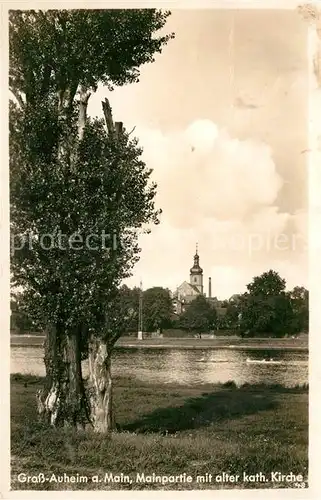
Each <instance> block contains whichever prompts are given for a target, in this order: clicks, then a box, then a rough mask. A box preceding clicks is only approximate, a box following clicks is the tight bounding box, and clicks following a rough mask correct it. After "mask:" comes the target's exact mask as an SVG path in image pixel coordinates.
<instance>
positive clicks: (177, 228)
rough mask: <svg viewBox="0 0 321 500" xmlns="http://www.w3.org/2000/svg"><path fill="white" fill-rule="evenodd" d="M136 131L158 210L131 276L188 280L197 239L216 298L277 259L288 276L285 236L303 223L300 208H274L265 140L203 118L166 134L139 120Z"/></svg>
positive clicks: (275, 178) (169, 282)
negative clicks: (237, 135)
mask: <svg viewBox="0 0 321 500" xmlns="http://www.w3.org/2000/svg"><path fill="white" fill-rule="evenodd" d="M135 133H136V135H137V136H138V138H139V139H140V143H141V145H142V146H143V148H144V153H143V158H144V160H145V161H146V163H147V165H148V166H149V167H151V168H153V170H154V171H153V179H154V180H155V181H156V182H157V184H158V195H157V205H158V206H160V207H161V208H162V209H163V215H162V220H161V224H160V225H159V226H158V227H156V228H154V229H153V230H152V234H150V235H147V236H143V237H142V239H141V245H142V254H141V260H140V262H139V264H138V265H137V267H136V268H135V278H133V279H132V280H130V282H131V283H133V282H134V280H136V281H137V278H136V277H137V276H145V278H144V282H145V287H149V286H153V285H163V286H168V287H170V288H172V289H173V288H175V287H176V286H177V285H178V284H179V283H180V282H182V281H183V280H185V279H189V268H190V267H191V265H192V256H193V253H194V249H195V242H196V241H197V242H198V243H199V249H200V256H201V265H202V266H203V268H204V285H205V290H206V287H207V277H208V276H209V275H212V279H213V287H214V286H215V291H214V289H213V293H214V294H216V295H217V296H219V297H220V298H226V297H229V296H230V295H232V294H233V293H237V292H240V291H242V290H243V291H244V287H245V285H246V284H247V283H248V282H250V281H251V279H252V277H253V276H254V275H256V274H260V273H261V272H264V271H266V270H268V269H270V268H273V265H274V264H275V265H276V264H278V265H279V263H280V262H281V263H282V265H281V269H282V270H283V271H284V272H286V273H287V274H288V275H289V276H284V277H285V278H286V279H288V278H290V274H291V273H292V275H293V269H294V268H295V264H294V268H293V265H292V264H291V265H287V264H286V261H287V260H289V259H290V260H292V261H295V259H296V258H297V256H296V255H295V252H293V248H292V246H291V245H292V240H291V238H290V236H291V234H292V233H295V232H298V231H299V230H300V231H301V230H302V228H303V227H304V225H305V224H306V213H305V212H298V213H297V214H293V215H290V214H288V213H280V212H279V211H278V208H277V206H275V205H274V203H275V200H276V198H277V195H278V192H279V190H280V188H281V186H282V179H281V178H280V176H279V174H278V173H277V169H276V166H275V164H274V161H273V158H272V153H271V150H270V148H269V147H268V146H267V145H266V144H264V143H261V142H258V141H253V140H244V141H241V140H238V139H235V138H231V137H230V136H229V135H228V133H227V132H226V131H222V130H219V129H218V127H217V125H216V124H215V123H213V122H211V121H209V120H197V121H195V122H193V123H192V124H190V126H188V127H187V129H186V130H183V131H180V132H177V131H175V132H170V133H168V134H166V135H165V134H163V133H161V131H160V130H153V129H147V128H142V127H137V129H136V131H135ZM295 228H296V229H295ZM296 251H297V249H296ZM300 258H301V257H300Z"/></svg>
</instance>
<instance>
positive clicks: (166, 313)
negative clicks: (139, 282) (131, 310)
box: [143, 287, 173, 332]
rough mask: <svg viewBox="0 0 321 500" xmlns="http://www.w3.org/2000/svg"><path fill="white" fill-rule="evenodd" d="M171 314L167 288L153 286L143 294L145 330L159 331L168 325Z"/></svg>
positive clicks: (171, 309)
mask: <svg viewBox="0 0 321 500" xmlns="http://www.w3.org/2000/svg"><path fill="white" fill-rule="evenodd" d="M172 314H173V303H172V299H171V295H170V291H169V290H168V289H165V288H162V287H153V288H149V289H147V290H145V291H144V294H143V318H144V329H146V331H147V332H155V331H157V330H159V331H160V332H161V331H162V330H163V328H166V327H169V326H170V324H171V317H172Z"/></svg>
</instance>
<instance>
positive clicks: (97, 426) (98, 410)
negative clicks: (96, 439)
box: [89, 336, 114, 434]
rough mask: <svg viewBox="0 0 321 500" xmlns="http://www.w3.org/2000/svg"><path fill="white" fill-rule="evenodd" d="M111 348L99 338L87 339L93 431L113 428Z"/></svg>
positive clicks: (108, 430)
mask: <svg viewBox="0 0 321 500" xmlns="http://www.w3.org/2000/svg"><path fill="white" fill-rule="evenodd" d="M111 354H112V350H111V348H110V347H109V346H108V345H107V343H106V342H104V341H103V340H101V339H98V338H97V337H95V336H92V337H91V338H90V340H89V385H90V390H89V391H90V406H91V421H92V425H93V428H94V431H95V432H100V433H104V434H106V433H108V432H110V431H111V430H112V429H113V428H114V418H113V411H112V400H113V383H112V377H111Z"/></svg>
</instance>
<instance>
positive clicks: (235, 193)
mask: <svg viewBox="0 0 321 500" xmlns="http://www.w3.org/2000/svg"><path fill="white" fill-rule="evenodd" d="M137 135H138V137H139V138H140V142H141V144H142V146H143V148H144V159H145V161H146V163H147V164H148V165H149V166H151V167H152V168H153V169H154V179H155V180H156V181H157V183H158V186H159V195H158V200H157V201H158V202H159V203H160V205H161V206H162V208H163V210H164V217H165V218H166V219H167V220H168V221H169V222H170V223H171V224H172V225H173V226H174V227H177V228H181V227H193V226H195V225H196V224H197V223H199V222H200V221H202V220H203V219H204V218H215V219H218V220H230V219H241V218H243V217H246V216H248V215H249V214H250V213H252V212H253V211H254V210H255V209H258V208H259V207H262V206H265V205H270V204H272V203H273V202H274V200H275V199H276V197H277V194H278V191H279V190H280V188H281V186H282V180H281V178H280V176H279V175H278V173H277V171H276V167H275V164H274V161H273V158H272V154H271V150H270V148H269V147H268V146H267V145H266V144H264V143H261V142H258V141H254V140H250V139H249V140H243V141H241V140H238V139H235V138H232V137H230V136H229V135H228V133H227V132H226V131H224V130H219V129H218V127H217V125H216V124H215V123H213V122H211V121H210V120H197V121H195V122H193V123H192V124H191V125H190V126H189V127H188V128H187V129H186V130H184V131H182V132H172V133H169V134H166V135H163V134H162V133H161V132H160V131H158V130H148V129H145V130H144V129H141V130H137Z"/></svg>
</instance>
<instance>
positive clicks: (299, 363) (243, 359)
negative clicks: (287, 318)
mask: <svg viewBox="0 0 321 500" xmlns="http://www.w3.org/2000/svg"><path fill="white" fill-rule="evenodd" d="M112 366H113V369H112V370H113V373H114V374H117V375H124V376H131V377H135V378H137V379H139V380H144V381H147V382H163V383H172V382H173V383H180V384H199V383H217V382H227V381H228V380H234V381H235V383H237V384H238V385H239V384H243V383H245V382H248V383H260V382H265V383H279V384H282V385H285V386H292V385H296V384H303V383H307V382H308V354H307V352H302V351H285V350H264V349H262V350H255V351H254V350H247V349H242V350H241V349H237V350H234V349H215V350H210V349H204V350H193V349H186V350H185V349H161V348H159V349H157V348H156V349H155V348H151V349H140V348H137V349H126V348H118V349H117V350H115V355H114V360H113V365H112ZM83 369H84V374H85V375H86V374H87V373H88V365H87V362H84V364H83ZM15 372H20V373H31V374H35V375H44V374H45V369H44V364H43V350H42V349H41V348H39V347H12V348H11V373H15Z"/></svg>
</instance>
